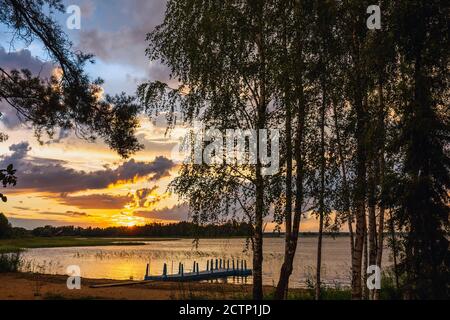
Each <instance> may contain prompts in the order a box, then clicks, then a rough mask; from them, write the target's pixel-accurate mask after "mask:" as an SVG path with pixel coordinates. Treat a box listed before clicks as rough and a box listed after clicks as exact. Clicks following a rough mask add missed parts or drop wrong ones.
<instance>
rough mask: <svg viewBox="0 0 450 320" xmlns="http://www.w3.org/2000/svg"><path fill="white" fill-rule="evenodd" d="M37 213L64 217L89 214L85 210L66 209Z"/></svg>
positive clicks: (86, 215)
mask: <svg viewBox="0 0 450 320" xmlns="http://www.w3.org/2000/svg"><path fill="white" fill-rule="evenodd" d="M39 214H42V215H49V216H64V217H74V216H82V217H89V216H90V215H88V214H87V213H86V212H78V211H66V212H52V211H40V212H39Z"/></svg>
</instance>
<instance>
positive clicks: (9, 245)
mask: <svg viewBox="0 0 450 320" xmlns="http://www.w3.org/2000/svg"><path fill="white" fill-rule="evenodd" d="M159 240H168V239H157V238H142V239H136V240H134V239H133V240H131V239H126V238H80V237H49V238H46V237H30V238H19V239H3V240H0V253H2V252H3V253H5V252H15V251H18V250H22V249H27V248H58V247H88V246H126V245H144V244H145V243H144V242H142V241H159Z"/></svg>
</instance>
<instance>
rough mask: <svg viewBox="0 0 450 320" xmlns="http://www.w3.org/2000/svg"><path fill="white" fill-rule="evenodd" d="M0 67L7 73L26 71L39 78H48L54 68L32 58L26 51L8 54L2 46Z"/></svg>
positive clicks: (28, 51)
mask: <svg viewBox="0 0 450 320" xmlns="http://www.w3.org/2000/svg"><path fill="white" fill-rule="evenodd" d="M0 66H2V68H3V69H5V70H7V71H11V70H13V69H16V70H22V69H27V70H29V71H30V72H31V73H32V74H33V75H35V76H40V77H41V78H49V77H50V76H51V74H52V70H53V68H54V65H53V63H51V62H47V61H42V60H40V59H39V58H37V57H33V56H32V55H31V51H30V50H28V49H22V50H19V51H11V52H8V51H6V49H5V48H4V47H2V46H0Z"/></svg>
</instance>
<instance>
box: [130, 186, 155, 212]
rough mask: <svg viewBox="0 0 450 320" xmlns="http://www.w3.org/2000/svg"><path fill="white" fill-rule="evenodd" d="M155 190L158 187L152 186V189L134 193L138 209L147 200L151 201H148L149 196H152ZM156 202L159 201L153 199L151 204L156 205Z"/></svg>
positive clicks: (139, 190)
mask: <svg viewBox="0 0 450 320" xmlns="http://www.w3.org/2000/svg"><path fill="white" fill-rule="evenodd" d="M157 189H158V186H154V187H152V188H143V189H138V190H137V191H136V193H135V195H136V202H137V205H138V207H144V206H145V203H146V202H147V200H150V201H151V200H152V199H149V196H150V195H151V194H152V192H153V191H156V190H157ZM158 201H159V199H155V200H154V201H151V202H152V203H156V202H158Z"/></svg>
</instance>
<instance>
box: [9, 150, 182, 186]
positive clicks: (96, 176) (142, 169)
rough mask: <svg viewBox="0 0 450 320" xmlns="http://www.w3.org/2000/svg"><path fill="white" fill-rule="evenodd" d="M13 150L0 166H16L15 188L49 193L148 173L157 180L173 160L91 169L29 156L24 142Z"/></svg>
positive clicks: (137, 176) (165, 172)
mask: <svg viewBox="0 0 450 320" xmlns="http://www.w3.org/2000/svg"><path fill="white" fill-rule="evenodd" d="M9 149H10V151H12V154H11V155H9V156H4V157H3V158H2V160H1V161H0V167H5V166H7V165H8V164H13V165H14V167H15V169H17V174H16V176H17V178H18V182H17V186H16V188H15V190H27V189H32V190H37V191H42V192H52V193H71V192H76V191H82V190H89V189H103V188H106V187H108V186H109V185H111V184H114V183H117V182H119V181H130V180H133V179H135V178H144V177H148V179H149V180H157V179H160V178H161V177H163V176H165V175H167V174H168V172H169V170H170V169H171V168H173V167H174V163H173V162H172V161H170V160H169V159H167V158H165V157H157V158H155V160H154V161H152V162H139V161H135V160H134V159H131V160H129V161H126V162H124V163H122V164H121V165H119V166H118V167H117V168H115V169H111V168H105V169H104V170H98V171H93V172H86V171H78V170H74V169H71V168H67V167H65V165H66V164H67V163H66V162H64V161H60V160H53V159H43V158H33V157H28V151H30V146H29V144H28V143H27V142H22V143H19V144H14V145H12V146H10V148H9Z"/></svg>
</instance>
